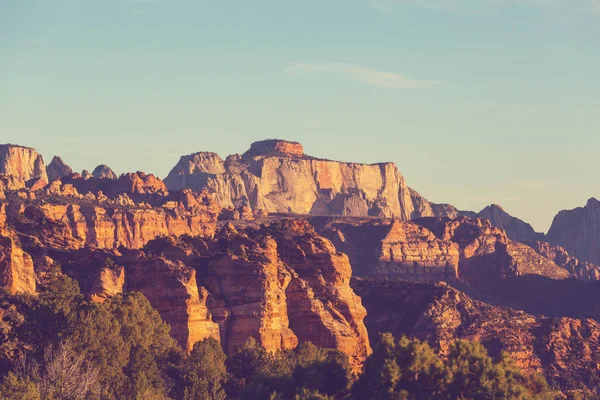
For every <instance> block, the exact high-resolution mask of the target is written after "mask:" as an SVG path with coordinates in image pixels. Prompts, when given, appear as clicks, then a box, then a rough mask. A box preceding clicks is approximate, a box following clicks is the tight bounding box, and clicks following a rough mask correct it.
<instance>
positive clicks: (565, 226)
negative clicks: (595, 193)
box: [546, 198, 600, 265]
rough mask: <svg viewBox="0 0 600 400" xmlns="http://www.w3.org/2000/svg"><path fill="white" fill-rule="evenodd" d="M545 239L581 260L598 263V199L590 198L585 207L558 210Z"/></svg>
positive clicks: (599, 236)
mask: <svg viewBox="0 0 600 400" xmlns="http://www.w3.org/2000/svg"><path fill="white" fill-rule="evenodd" d="M546 241H548V242H550V243H552V244H555V245H557V246H561V247H563V248H565V249H566V250H567V251H568V252H569V254H571V255H573V256H575V257H577V258H578V259H580V260H582V261H588V262H590V263H594V264H596V265H600V201H598V200H596V199H594V198H592V199H589V200H588V202H587V204H586V205H585V207H579V208H576V209H574V210H563V211H561V212H559V213H558V215H557V216H556V217H555V218H554V221H553V222H552V226H551V227H550V230H549V231H548V234H547V236H546Z"/></svg>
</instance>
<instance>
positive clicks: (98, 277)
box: [88, 266, 125, 303]
mask: <svg viewBox="0 0 600 400" xmlns="http://www.w3.org/2000/svg"><path fill="white" fill-rule="evenodd" d="M90 281H91V285H92V287H91V289H90V291H89V293H88V298H89V299H90V300H91V301H93V302H95V303H102V302H104V300H106V299H108V298H110V297H113V296H115V295H117V294H119V293H123V292H124V288H125V268H123V267H119V266H115V267H114V268H107V267H103V268H100V269H98V270H95V271H94V272H93V275H92V277H91V279H90Z"/></svg>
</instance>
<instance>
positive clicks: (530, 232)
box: [477, 204, 544, 242]
mask: <svg viewBox="0 0 600 400" xmlns="http://www.w3.org/2000/svg"><path fill="white" fill-rule="evenodd" d="M477 217H479V218H486V219H488V220H489V221H490V222H491V223H492V225H494V226H495V227H497V228H500V229H502V230H504V231H506V234H507V236H508V237H509V238H510V239H512V240H516V241H517V242H529V241H535V240H543V239H544V234H543V233H538V232H536V231H535V230H534V229H533V227H532V226H531V225H529V224H528V223H526V222H524V221H522V220H520V219H518V218H515V217H513V216H511V215H510V214H508V213H507V212H506V211H504V209H503V208H502V207H500V206H498V205H496V204H492V205H490V206H487V207H486V208H484V209H483V210H481V211H480V212H479V213H477Z"/></svg>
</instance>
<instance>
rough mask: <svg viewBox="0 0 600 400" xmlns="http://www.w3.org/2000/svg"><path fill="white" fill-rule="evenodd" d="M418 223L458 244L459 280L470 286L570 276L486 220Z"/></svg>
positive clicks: (445, 239)
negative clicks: (537, 277) (526, 277)
mask: <svg viewBox="0 0 600 400" xmlns="http://www.w3.org/2000/svg"><path fill="white" fill-rule="evenodd" d="M415 222H416V223H417V224H419V225H422V226H424V227H425V228H427V229H429V230H430V231H431V232H433V233H434V234H435V235H436V236H437V237H438V238H440V239H441V240H444V241H451V242H454V243H456V244H458V245H459V251H460V261H459V277H460V279H461V280H462V281H465V282H467V283H469V284H471V285H484V286H488V285H490V284H493V282H497V281H498V280H499V279H506V278H510V277H514V276H524V275H538V276H544V277H548V278H551V279H567V278H569V277H570V274H569V272H568V271H566V270H565V269H564V268H561V267H560V266H558V265H556V263H554V262H553V261H552V260H549V259H547V258H545V257H542V256H541V255H539V254H538V253H536V252H535V251H533V250H532V249H531V248H530V247H529V246H526V245H523V244H521V243H517V242H513V241H511V240H509V239H508V237H507V235H506V232H505V231H503V230H502V229H499V228H496V227H494V226H492V224H491V223H490V221H488V220H486V219H481V218H478V219H471V218H466V217H461V218H458V219H454V220H451V219H447V218H422V219H418V220H415Z"/></svg>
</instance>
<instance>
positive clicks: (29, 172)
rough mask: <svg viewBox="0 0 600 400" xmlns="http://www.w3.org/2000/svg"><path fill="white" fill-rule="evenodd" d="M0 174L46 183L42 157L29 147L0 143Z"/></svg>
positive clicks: (20, 180)
mask: <svg viewBox="0 0 600 400" xmlns="http://www.w3.org/2000/svg"><path fill="white" fill-rule="evenodd" d="M0 174H4V175H8V176H11V177H13V178H14V179H16V180H17V181H19V182H28V181H32V180H39V181H41V182H45V183H48V175H47V174H46V165H45V164H44V159H43V158H42V156H41V155H40V154H39V153H38V152H37V151H35V149H32V148H30V147H23V146H17V145H13V144H3V145H0ZM9 189H11V188H9Z"/></svg>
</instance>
